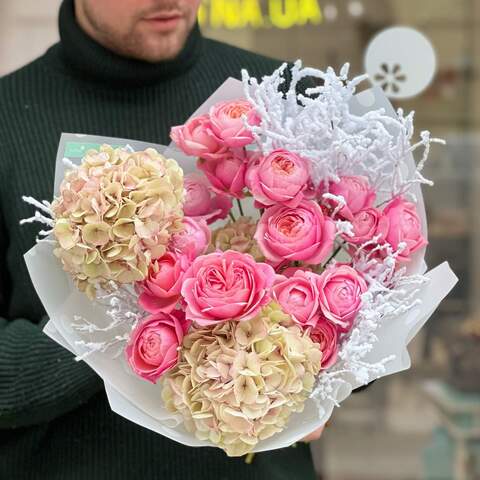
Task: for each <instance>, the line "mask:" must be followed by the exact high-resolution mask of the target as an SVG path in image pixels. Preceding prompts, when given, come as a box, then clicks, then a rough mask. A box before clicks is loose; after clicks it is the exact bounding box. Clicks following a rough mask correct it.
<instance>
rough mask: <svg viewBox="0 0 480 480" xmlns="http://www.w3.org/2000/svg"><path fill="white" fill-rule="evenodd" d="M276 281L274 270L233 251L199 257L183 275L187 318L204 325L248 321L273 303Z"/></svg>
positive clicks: (183, 293) (248, 256) (183, 292)
mask: <svg viewBox="0 0 480 480" xmlns="http://www.w3.org/2000/svg"><path fill="white" fill-rule="evenodd" d="M274 278H275V272H274V270H273V268H272V267H270V266H269V265H267V264H265V263H255V260H254V259H253V257H251V256H250V255H247V254H243V253H239V252H235V251H233V250H227V251H226V252H215V253H211V254H209V255H204V256H202V257H198V258H197V259H196V260H195V261H194V262H193V263H192V265H191V267H190V269H189V270H188V271H187V273H186V274H185V276H184V281H183V287H182V295H183V297H184V300H185V302H186V304H187V309H186V316H187V318H188V319H190V320H193V321H195V322H196V323H197V324H198V325H201V326H205V325H214V324H216V323H219V322H224V321H226V320H239V321H241V320H248V319H249V318H252V317H254V316H255V315H256V314H257V313H258V312H259V311H260V309H261V308H262V307H263V306H264V305H266V304H267V303H268V302H269V301H270V296H269V290H270V287H271V286H272V284H273V281H274Z"/></svg>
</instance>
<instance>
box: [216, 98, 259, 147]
mask: <svg viewBox="0 0 480 480" xmlns="http://www.w3.org/2000/svg"><path fill="white" fill-rule="evenodd" d="M209 115H210V123H211V127H212V131H213V133H214V134H215V135H216V136H217V137H218V138H219V140H220V142H221V143H222V144H223V145H225V146H226V147H229V148H237V147H244V146H246V145H248V144H249V143H252V141H253V136H252V134H251V132H250V130H249V129H248V128H247V127H245V124H244V121H243V116H244V115H246V117H247V121H248V123H249V124H250V125H258V124H259V122H260V119H259V118H258V116H257V115H256V114H255V111H254V110H253V108H252V105H251V104H250V103H249V102H248V101H247V100H232V101H228V102H220V103H217V104H216V105H213V106H212V107H211V108H210V112H209Z"/></svg>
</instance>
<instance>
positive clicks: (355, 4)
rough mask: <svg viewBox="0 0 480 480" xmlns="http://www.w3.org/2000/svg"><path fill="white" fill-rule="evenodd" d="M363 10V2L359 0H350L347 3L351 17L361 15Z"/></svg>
mask: <svg viewBox="0 0 480 480" xmlns="http://www.w3.org/2000/svg"><path fill="white" fill-rule="evenodd" d="M364 11H365V7H364V6H363V3H362V2H360V1H359V0H352V1H351V2H350V3H349V4H348V13H349V14H350V15H351V16H352V17H361V16H362V15H363V12H364Z"/></svg>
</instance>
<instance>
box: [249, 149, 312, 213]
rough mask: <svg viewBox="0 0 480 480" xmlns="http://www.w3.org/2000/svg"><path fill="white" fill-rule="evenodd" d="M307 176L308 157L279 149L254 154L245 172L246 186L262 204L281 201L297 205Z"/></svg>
mask: <svg viewBox="0 0 480 480" xmlns="http://www.w3.org/2000/svg"><path fill="white" fill-rule="evenodd" d="M308 180H309V168H308V163H307V161H306V160H305V159H303V158H301V157H299V156H298V155H296V154H295V153H292V152H288V151H287V150H281V149H279V150H274V151H273V152H271V153H270V154H268V155H266V156H264V157H261V156H258V155H256V156H254V157H253V158H252V160H251V161H250V164H249V166H248V169H247V174H246V183H247V187H248V189H249V190H250V192H251V194H252V195H253V197H254V198H255V200H256V201H257V202H258V203H260V204H262V205H264V206H271V205H275V204H276V203H282V204H284V205H286V206H288V207H296V206H297V205H298V204H299V203H300V202H301V201H302V199H303V197H304V195H303V192H304V190H305V189H306V188H307V185H308Z"/></svg>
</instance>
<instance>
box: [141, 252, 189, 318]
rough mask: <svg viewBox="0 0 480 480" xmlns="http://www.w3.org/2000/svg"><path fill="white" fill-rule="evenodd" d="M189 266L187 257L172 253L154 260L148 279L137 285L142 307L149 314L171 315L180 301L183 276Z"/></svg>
mask: <svg viewBox="0 0 480 480" xmlns="http://www.w3.org/2000/svg"><path fill="white" fill-rule="evenodd" d="M189 266H190V261H189V260H188V259H187V257H186V256H183V255H176V254H174V253H171V252H167V253H165V255H163V257H161V258H159V259H157V260H154V261H153V262H152V263H151V264H150V267H149V269H148V275H147V278H146V279H145V280H143V281H142V282H139V283H138V284H137V285H138V286H139V288H140V291H141V292H142V293H141V294H140V296H139V297H138V303H139V304H140V306H141V307H142V308H143V309H144V310H145V311H147V312H149V313H160V312H164V313H170V312H171V311H172V310H173V309H174V308H175V305H176V304H177V302H178V301H179V300H180V290H181V288H182V280H183V274H184V273H185V271H186V270H187V269H188V267H189Z"/></svg>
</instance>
